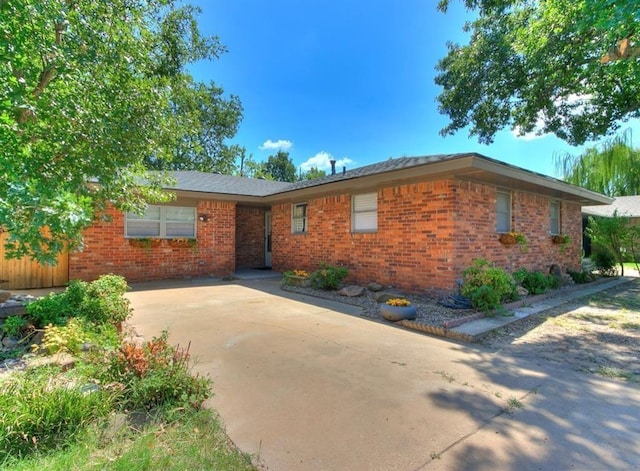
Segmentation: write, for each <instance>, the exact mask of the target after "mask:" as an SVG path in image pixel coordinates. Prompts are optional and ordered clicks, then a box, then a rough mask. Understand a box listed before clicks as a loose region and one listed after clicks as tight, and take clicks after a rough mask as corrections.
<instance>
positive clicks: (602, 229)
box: [586, 212, 635, 276]
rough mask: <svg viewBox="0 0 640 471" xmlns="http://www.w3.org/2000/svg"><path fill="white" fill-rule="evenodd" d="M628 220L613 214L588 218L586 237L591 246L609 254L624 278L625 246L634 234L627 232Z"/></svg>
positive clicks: (615, 213)
mask: <svg viewBox="0 0 640 471" xmlns="http://www.w3.org/2000/svg"><path fill="white" fill-rule="evenodd" d="M629 227H630V226H629V218H627V217H622V216H619V215H618V214H617V212H614V214H613V217H610V218H607V217H597V218H594V217H590V218H589V225H588V226H587V230H586V232H587V235H588V236H589V238H590V239H591V242H592V243H593V244H597V245H600V246H602V247H604V249H605V250H607V251H609V252H611V253H612V254H613V256H614V257H615V259H616V262H618V264H620V274H621V275H622V276H624V255H625V246H626V244H627V242H628V241H629V240H630V237H631V238H633V237H634V235H635V232H629Z"/></svg>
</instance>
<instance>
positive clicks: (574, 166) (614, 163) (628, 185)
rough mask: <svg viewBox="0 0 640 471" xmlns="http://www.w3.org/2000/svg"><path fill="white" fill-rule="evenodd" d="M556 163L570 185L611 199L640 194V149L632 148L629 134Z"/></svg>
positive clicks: (561, 158) (569, 155)
mask: <svg viewBox="0 0 640 471" xmlns="http://www.w3.org/2000/svg"><path fill="white" fill-rule="evenodd" d="M554 159H555V164H556V169H557V170H558V171H559V173H560V174H561V175H562V178H563V179H564V180H565V181H567V182H569V183H573V184H574V185H579V186H582V187H584V188H588V189H590V190H593V191H597V192H599V193H603V194H605V195H607V196H611V197H615V196H632V195H638V194H640V149H634V148H633V146H632V144H631V134H630V133H626V134H624V135H622V136H617V137H615V138H614V139H610V140H608V141H606V142H605V143H604V145H603V146H602V147H601V148H598V147H592V148H589V149H587V150H586V151H585V152H584V153H583V154H581V155H578V156H575V155H572V154H568V153H567V154H563V155H560V156H555V157H554Z"/></svg>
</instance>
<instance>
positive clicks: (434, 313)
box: [282, 285, 475, 327]
mask: <svg viewBox="0 0 640 471" xmlns="http://www.w3.org/2000/svg"><path fill="white" fill-rule="evenodd" d="M282 289H283V290H285V291H290V292H293V293H300V294H306V295H308V296H315V297H317V298H322V299H328V300H331V301H336V302H340V303H345V304H351V305H354V306H360V307H362V317H367V318H369V319H382V317H381V316H380V309H379V303H378V302H376V300H375V299H374V298H373V293H372V292H371V291H369V290H367V289H365V292H364V295H363V296H358V297H348V296H342V295H341V294H338V292H337V291H324V290H319V289H314V288H304V287H300V286H288V285H284V286H282ZM384 292H385V293H393V294H397V295H398V297H401V298H405V299H408V300H409V301H411V304H413V305H414V306H415V307H416V312H417V316H416V322H418V323H420V324H427V325H432V326H438V327H440V326H442V325H443V324H444V323H445V322H450V321H458V320H463V319H464V318H465V317H467V316H469V315H471V314H474V313H475V311H474V310H473V309H452V308H449V307H446V306H443V305H442V304H440V303H439V302H438V300H437V299H434V298H430V297H427V296H420V295H414V294H406V293H401V292H398V291H390V290H384Z"/></svg>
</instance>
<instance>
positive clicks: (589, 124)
mask: <svg viewBox="0 0 640 471" xmlns="http://www.w3.org/2000/svg"><path fill="white" fill-rule="evenodd" d="M449 3H450V0H440V2H439V5H438V8H439V9H440V10H442V11H444V12H446V10H447V7H448V5H449ZM464 4H465V6H466V7H467V8H468V9H475V10H476V12H477V18H476V19H475V20H473V21H471V22H469V23H467V24H466V25H465V26H464V31H465V32H467V33H469V34H470V39H469V43H468V44H467V45H464V46H460V45H458V44H454V43H448V44H447V48H448V52H447V55H446V56H445V57H444V58H443V59H441V60H440V61H439V62H438V65H437V67H436V69H437V71H438V75H437V76H436V78H435V82H436V84H438V85H440V86H442V87H443V88H444V90H443V91H442V93H441V94H440V95H439V97H438V99H437V100H438V103H439V109H440V112H441V113H443V114H446V115H448V116H449V118H450V123H449V124H448V125H447V126H446V127H445V128H444V129H442V130H441V134H442V135H448V134H454V133H455V132H457V131H459V130H461V129H463V128H465V127H467V126H470V127H469V134H470V135H472V136H477V138H478V140H479V141H480V142H482V143H491V142H492V141H493V138H494V136H495V134H496V133H497V132H498V131H499V130H501V129H503V128H505V127H509V128H511V129H515V130H517V131H519V132H521V133H528V132H534V131H535V132H538V133H553V134H555V135H556V136H558V137H559V138H561V139H563V140H566V141H567V142H569V143H571V144H583V143H584V142H586V141H588V140H595V139H597V138H598V137H601V136H604V135H609V134H611V133H613V132H615V131H616V130H617V129H618V128H619V126H620V123H621V122H623V121H626V120H628V119H630V118H637V117H639V116H640V42H639V38H638V37H639V35H640V21H639V19H640V17H639V15H638V12H639V11H640V10H639V9H638V5H637V3H636V2H633V1H619V2H614V1H612V0H542V1H538V0H464Z"/></svg>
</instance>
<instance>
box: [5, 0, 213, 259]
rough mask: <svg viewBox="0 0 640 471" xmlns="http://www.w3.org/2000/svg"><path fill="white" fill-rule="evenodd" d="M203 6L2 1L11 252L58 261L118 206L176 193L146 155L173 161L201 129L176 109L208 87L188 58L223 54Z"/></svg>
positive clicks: (115, 0) (162, 1) (148, 1)
mask: <svg viewBox="0 0 640 471" xmlns="http://www.w3.org/2000/svg"><path fill="white" fill-rule="evenodd" d="M198 13H199V11H198V10H197V9H196V8H194V7H192V6H190V5H188V4H184V3H182V2H175V1H173V0H140V1H136V2H130V1H128V0H112V1H108V2H102V1H100V2H96V1H89V0H77V1H67V0H44V1H35V0H0V142H1V143H2V146H1V147H0V154H1V158H0V226H2V227H3V228H4V229H5V230H7V231H8V232H9V233H10V238H9V241H8V243H7V246H6V249H7V254H8V256H10V257H21V256H25V255H29V256H31V257H32V258H35V259H37V260H39V261H40V262H45V263H54V262H55V256H56V254H57V253H59V252H60V251H62V250H65V249H66V248H69V249H75V248H78V247H81V243H82V231H83V229H85V228H86V227H87V226H88V225H90V224H91V222H92V221H93V220H94V218H96V217H100V215H101V213H102V211H103V210H104V208H105V207H106V206H107V205H108V204H110V203H111V204H114V205H115V206H116V207H117V208H118V209H121V210H138V211H139V210H141V209H142V208H143V207H144V205H145V201H156V200H158V199H162V198H163V197H164V198H166V196H163V193H162V191H161V189H160V183H161V182H159V181H157V180H155V179H153V178H152V177H151V176H150V175H148V174H147V173H146V171H145V167H144V159H145V158H146V157H148V156H153V157H154V159H157V160H162V159H166V158H171V157H172V156H173V154H174V152H175V149H176V148H177V147H179V146H180V145H182V144H183V141H182V136H184V135H185V133H186V135H191V133H190V132H189V131H190V130H191V128H190V127H191V126H192V125H193V122H192V121H191V120H190V117H188V116H187V117H183V115H181V114H177V113H176V112H175V109H174V105H175V103H176V102H177V101H179V99H178V98H177V97H180V96H181V95H180V94H181V93H184V92H185V90H188V89H189V88H192V89H195V90H199V87H198V86H197V85H195V84H193V81H192V80H191V77H190V76H189V75H188V74H187V73H186V72H185V67H186V65H187V64H189V63H191V62H193V61H197V60H202V59H212V58H215V57H217V56H218V55H219V54H220V53H222V52H223V51H224V48H223V47H222V46H221V45H220V43H219V41H218V39H217V38H215V37H205V36H202V35H201V34H200V32H199V29H198V24H197V20H196V17H197V14H198ZM209 91H211V90H209ZM183 118H184V119H183ZM142 181H146V182H148V184H147V185H144V186H142V187H141V182H142Z"/></svg>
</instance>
